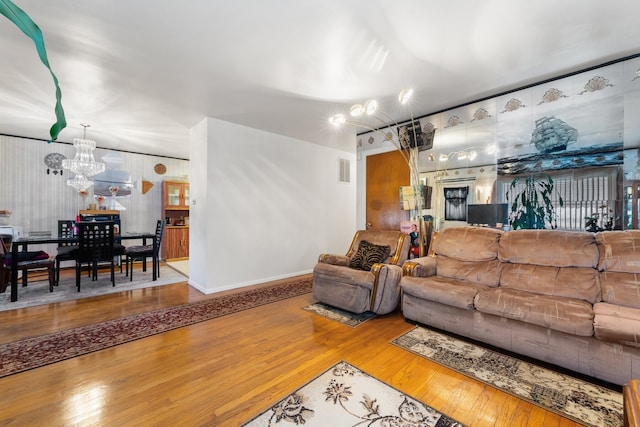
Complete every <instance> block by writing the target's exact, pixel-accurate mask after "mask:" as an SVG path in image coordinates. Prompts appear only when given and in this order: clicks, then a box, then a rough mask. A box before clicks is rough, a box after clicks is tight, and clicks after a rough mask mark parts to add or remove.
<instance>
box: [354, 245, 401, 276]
mask: <svg viewBox="0 0 640 427" xmlns="http://www.w3.org/2000/svg"><path fill="white" fill-rule="evenodd" d="M390 253H391V247H389V245H386V246H381V245H374V244H373V243H370V242H368V241H366V240H361V241H360V244H359V245H358V250H357V251H356V253H355V254H354V255H353V256H352V257H351V261H350V262H349V267H351V268H357V269H360V270H365V271H371V267H373V264H375V263H378V262H383V261H384V260H385V259H387V258H388V257H389V254H390Z"/></svg>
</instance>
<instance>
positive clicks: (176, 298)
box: [0, 283, 578, 427]
mask: <svg viewBox="0 0 640 427" xmlns="http://www.w3.org/2000/svg"><path fill="white" fill-rule="evenodd" d="M210 297H211V296H207V295H203V294H200V293H199V292H197V291H195V290H193V289H191V288H190V287H189V286H188V285H187V284H186V283H178V284H174V285H166V286H162V287H159V288H148V289H142V290H136V291H129V292H123V293H117V294H112V295H107V296H102V297H98V298H91V299H88V298H87V299H81V300H77V301H71V302H68V303H60V304H55V305H50V306H41V307H32V308H26V309H19V310H11V311H4V312H0V342H11V341H15V340H18V339H21V338H26V337H31V336H37V335H41V334H45V333H49V332H53V331H57V330H64V329H68V328H73V327H77V326H81V325H85V324H93V323H97V322H101V321H104V320H108V319H113V318H118V317H122V316H127V315H130V314H134V313H140V312H144V311H148V310H153V309H157V308H161V307H167V306H171V305H177V304H183V303H186V302H189V301H196V300H200V299H204V298H210ZM311 302H312V297H311V294H307V295H302V296H299V297H295V298H291V299H288V300H284V301H281V302H277V303H273V304H267V305H264V306H261V307H257V308H254V309H251V310H245V311H242V312H239V313H235V314H231V315H227V316H223V317H220V318H217V319H213V320H210V321H207V322H202V323H198V324H195V325H192V326H188V327H185V328H181V329H177V330H173V331H170V332H166V333H163V334H159V335H155V336H151V337H148V338H144V339H140V340H137V341H133V342H130V343H126V344H123V345H119V346H116V347H112V348H108V349H105V350H102V351H98V352H95V353H90V354H87V355H84V356H81V357H76V358H73V359H70V360H66V361H62V362H59V363H55V364H52V365H48V366H44V367H41V368H37V369H33V370H31V371H27V372H23V373H19V374H15V375H12V376H8V377H5V378H0V425H7V426H44V425H46V426H238V425H241V424H242V423H243V422H245V421H247V420H249V419H251V418H252V417H253V416H254V415H256V414H257V413H259V412H262V411H263V410H265V409H266V408H268V407H270V405H272V404H273V403H275V402H276V401H277V400H278V399H279V398H281V397H284V396H285V395H286V394H288V393H290V392H291V391H293V390H295V389H297V388H298V387H300V386H301V385H303V384H304V383H306V382H307V381H310V380H311V379H313V378H314V377H315V376H316V375H318V374H319V373H321V372H322V371H324V370H326V369H327V368H329V367H330V366H332V365H333V364H335V363H336V362H338V361H340V360H345V361H347V362H349V363H351V364H353V365H355V366H356V367H358V368H359V369H361V370H363V371H365V372H367V373H369V374H371V375H374V376H375V377H377V378H378V379H380V380H382V381H384V382H386V383H388V384H390V385H392V386H393V387H396V388H397V389H399V390H401V391H402V392H404V393H406V394H409V395H411V396H413V397H415V398H417V399H419V400H421V401H423V402H425V403H427V404H428V405H431V406H432V407H434V408H435V409H437V410H439V411H441V412H444V413H446V414H447V415H449V416H451V417H453V418H455V419H457V420H458V421H460V422H462V423H464V424H466V425H468V426H508V427H514V426H546V427H551V426H575V425H578V424H576V423H574V422H572V421H570V420H568V419H565V418H563V417H561V416H559V415H556V414H554V413H552V412H548V411H545V410H544V409H541V408H539V407H537V406H534V405H532V404H530V403H527V402H526V401H523V400H520V399H517V398H515V397H512V396H510V395H508V394H506V393H504V392H501V391H499V390H496V389H494V388H491V387H489V386H486V385H484V384H482V383H480V382H478V381H474V380H471V379H469V378H467V377H465V376H464V375H461V374H459V373H456V372H454V371H451V370H448V369H446V368H443V367H442V366H439V365H437V364H434V363H431V362H429V361H427V360H425V359H423V358H421V357H419V356H416V355H414V354H412V353H410V352H408V351H405V350H402V349H400V348H398V347H396V346H394V345H392V344H390V343H389V342H390V341H391V340H392V339H394V338H396V337H397V336H399V335H401V334H403V333H404V332H406V331H408V330H410V329H411V328H412V327H413V326H412V325H411V324H409V323H407V322H406V321H405V320H404V318H403V317H402V314H401V313H400V312H396V313H393V314H391V315H386V316H379V317H377V318H374V319H373V320H370V321H368V322H366V323H364V324H363V325H361V326H359V327H357V328H350V327H347V326H343V325H341V324H339V323H337V322H334V321H331V320H327V319H325V318H323V317H320V316H318V315H315V314H313V313H310V312H307V311H306V310H303V309H302V308H303V307H304V306H306V305H307V304H309V303H311Z"/></svg>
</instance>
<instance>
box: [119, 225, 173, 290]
mask: <svg viewBox="0 0 640 427" xmlns="http://www.w3.org/2000/svg"><path fill="white" fill-rule="evenodd" d="M163 233H164V220H163V219H159V220H158V222H157V223H156V237H155V241H156V248H155V252H154V249H153V244H151V245H140V246H127V247H126V248H125V249H124V255H125V263H126V264H127V267H126V274H127V275H128V274H129V265H131V276H129V281H132V280H133V262H134V261H136V260H138V261H142V271H147V258H148V257H151V258H152V259H155V261H152V262H153V266H152V267H153V268H154V269H155V271H156V277H160V242H162V234H163Z"/></svg>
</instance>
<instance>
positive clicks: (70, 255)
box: [56, 219, 78, 285]
mask: <svg viewBox="0 0 640 427" xmlns="http://www.w3.org/2000/svg"><path fill="white" fill-rule="evenodd" d="M74 225H75V221H73V220H70V219H61V220H58V237H61V238H71V237H73V227H74ZM77 251H78V244H77V243H70V242H61V243H58V253H57V254H56V285H57V284H58V283H59V282H60V262H62V261H74V260H75V259H76V254H75V253H76V252H77Z"/></svg>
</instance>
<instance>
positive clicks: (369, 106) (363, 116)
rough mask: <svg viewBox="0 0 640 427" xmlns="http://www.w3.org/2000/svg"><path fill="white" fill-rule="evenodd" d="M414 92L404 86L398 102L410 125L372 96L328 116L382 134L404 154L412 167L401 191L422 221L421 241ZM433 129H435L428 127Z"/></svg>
mask: <svg viewBox="0 0 640 427" xmlns="http://www.w3.org/2000/svg"><path fill="white" fill-rule="evenodd" d="M412 95H413V89H403V90H402V91H401V92H400V94H399V95H398V102H399V103H400V104H401V105H402V106H405V107H407V108H408V110H409V117H410V120H409V121H408V123H409V124H408V125H404V126H400V125H399V124H398V123H397V122H396V121H395V120H394V119H393V118H391V116H389V114H387V113H385V112H384V111H381V110H380V109H379V108H378V103H377V102H376V101H375V100H373V99H369V100H367V101H366V102H364V103H358V104H354V105H352V106H351V109H350V110H349V115H348V116H347V115H346V114H335V115H334V116H332V117H330V118H329V123H331V124H332V125H334V126H342V125H350V126H353V127H356V128H364V129H367V130H369V131H372V132H374V133H377V134H379V135H381V136H382V137H383V140H385V141H389V142H391V143H392V144H393V145H394V147H395V148H396V149H397V150H398V151H399V152H400V154H401V156H402V158H403V159H404V161H405V162H406V164H407V166H408V167H409V180H410V187H408V188H402V189H401V191H406V190H409V191H407V195H408V196H409V197H410V198H411V200H410V201H409V204H408V206H409V209H408V210H411V211H412V214H411V217H412V218H413V219H416V220H418V221H419V223H420V227H419V231H418V234H419V241H422V240H423V238H424V236H423V231H422V230H423V227H422V224H423V219H424V217H423V215H422V214H423V212H422V211H423V209H424V208H425V207H426V201H425V198H424V196H425V191H424V190H425V188H424V186H423V185H421V184H420V172H419V168H418V152H419V148H418V138H419V135H420V134H421V133H422V131H421V129H420V124H419V122H416V121H415V120H414V118H413V111H412V110H411V105H410V102H409V100H410V99H411V96H412ZM429 132H430V133H432V136H433V133H434V132H435V130H432V131H429ZM424 249H425V247H424V245H423V244H421V245H420V255H421V256H422V255H424Z"/></svg>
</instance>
